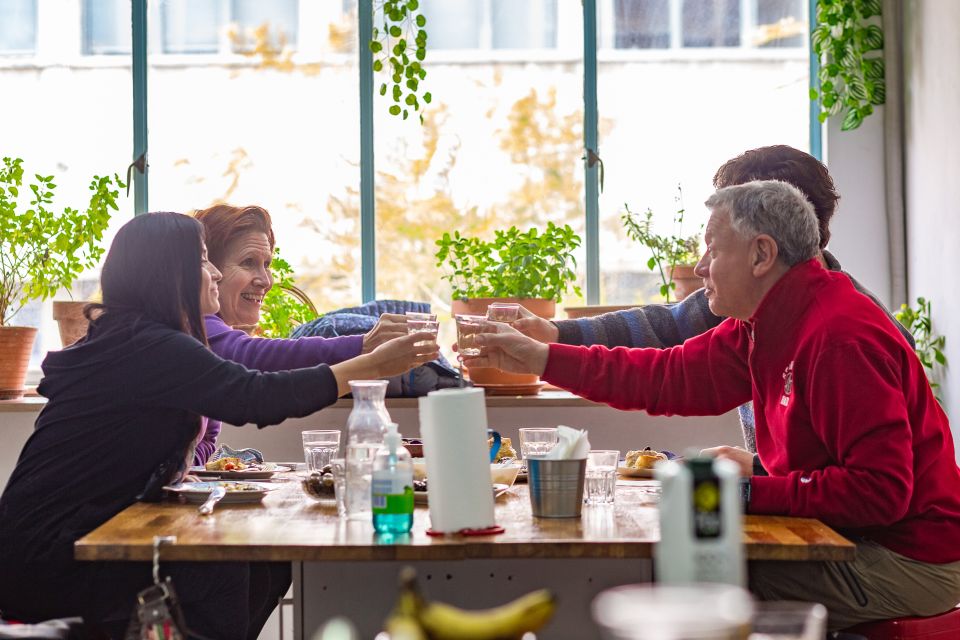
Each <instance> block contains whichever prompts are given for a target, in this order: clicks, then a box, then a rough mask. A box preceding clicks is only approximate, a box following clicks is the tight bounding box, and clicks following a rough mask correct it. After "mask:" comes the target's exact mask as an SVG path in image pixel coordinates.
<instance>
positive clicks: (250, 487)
mask: <svg viewBox="0 0 960 640" xmlns="http://www.w3.org/2000/svg"><path fill="white" fill-rule="evenodd" d="M220 484H221V485H222V486H223V488H224V489H226V490H227V491H228V492H232V491H263V486H262V485H259V484H252V483H250V482H222V483H220Z"/></svg>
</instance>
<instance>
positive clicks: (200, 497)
mask: <svg viewBox="0 0 960 640" xmlns="http://www.w3.org/2000/svg"><path fill="white" fill-rule="evenodd" d="M218 485H224V486H225V487H226V488H227V495H225V496H223V499H222V500H221V501H220V504H242V503H247V502H260V501H261V500H263V498H264V497H265V496H266V495H267V494H268V493H269V492H271V491H273V490H274V489H276V487H274V486H271V485H266V484H256V483H253V482H223V481H214V482H184V483H182V484H178V485H176V486H169V487H164V489H166V490H167V491H169V492H170V493H173V494H176V495H178V496H180V497H182V498H184V499H185V500H186V501H187V502H191V503H196V504H201V503H203V502H206V500H207V498H208V497H209V496H210V492H211V491H213V489H214V487H216V486H218Z"/></svg>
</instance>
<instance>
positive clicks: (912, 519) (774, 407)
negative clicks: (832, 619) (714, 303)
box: [543, 260, 960, 563]
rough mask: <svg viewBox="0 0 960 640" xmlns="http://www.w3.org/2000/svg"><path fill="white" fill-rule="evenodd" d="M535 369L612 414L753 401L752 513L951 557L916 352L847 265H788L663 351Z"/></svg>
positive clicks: (947, 492) (954, 531) (957, 533)
mask: <svg viewBox="0 0 960 640" xmlns="http://www.w3.org/2000/svg"><path fill="white" fill-rule="evenodd" d="M543 378H544V379H545V380H547V381H548V382H550V383H552V384H555V385H557V386H559V387H562V388H564V389H568V390H570V391H572V392H574V393H577V394H578V395H581V396H584V397H586V398H589V399H590V400H595V401H599V402H606V403H608V404H610V405H612V406H614V407H617V408H619V409H645V410H646V411H647V412H648V413H651V414H665V415H670V414H679V415H717V414H720V413H724V412H726V411H728V410H730V409H733V408H734V407H736V406H738V405H740V404H742V403H744V402H746V401H747V400H751V399H752V400H753V404H754V412H755V415H756V425H757V452H758V454H759V455H760V461H761V462H762V463H763V466H764V468H766V469H767V471H768V472H769V473H770V476H769V477H754V478H753V479H752V480H751V489H752V491H751V503H750V511H751V513H766V514H777V515H790V516H801V517H810V518H819V519H820V520H822V521H824V522H826V523H827V524H828V525H830V526H832V527H835V528H838V529H840V530H842V531H844V532H845V533H846V534H847V535H850V536H852V537H857V538H867V539H871V540H874V541H876V542H877V543H879V544H881V545H883V546H885V547H887V548H889V549H892V550H893V551H896V552H897V553H900V554H902V555H905V556H907V557H910V558H913V559H916V560H920V561H923V562H932V563H945V562H954V561H957V560H960V469H958V468H957V464H956V460H955V457H954V447H953V437H952V436H951V433H950V427H949V424H948V422H947V417H946V415H944V413H943V411H942V410H941V408H940V405H939V404H938V403H937V401H936V399H935V398H934V397H933V393H932V391H931V390H930V385H929V384H928V382H927V378H926V375H925V374H924V370H923V366H922V365H921V363H920V361H919V359H918V358H917V356H916V354H915V353H914V352H913V350H912V349H911V348H910V346H909V344H908V343H907V342H906V340H905V339H904V338H903V336H902V335H900V333H899V332H898V331H897V330H896V328H895V327H894V326H893V324H892V323H891V322H890V320H889V319H888V318H887V317H886V315H884V313H883V311H882V310H881V309H880V308H879V307H877V305H876V304H875V303H874V302H873V301H871V300H870V299H869V298H867V297H866V296H864V295H862V294H860V293H858V292H857V291H856V290H855V289H854V288H853V286H852V285H851V284H850V279H849V278H848V277H846V276H845V275H843V274H834V273H830V272H828V271H826V270H824V269H823V268H822V267H820V265H819V264H817V262H816V261H813V260H811V261H809V262H805V263H803V264H800V265H797V266H796V267H794V268H793V269H791V270H790V271H789V272H787V273H786V274H785V275H784V276H783V277H782V278H781V279H780V280H779V281H778V282H777V283H776V284H775V285H774V286H773V288H772V289H771V290H770V291H769V292H768V293H767V295H766V296H765V297H764V299H763V300H762V301H761V303H760V305H759V306H758V308H757V310H756V312H755V314H754V316H753V317H752V318H751V319H750V321H749V322H743V321H740V320H733V319H728V320H725V321H724V322H723V323H721V324H720V325H719V326H717V327H715V328H713V329H711V330H710V331H708V332H706V333H704V334H702V335H700V336H697V337H696V338H692V339H690V340H688V341H687V342H685V343H684V344H683V345H681V346H678V347H673V348H671V349H626V348H623V347H619V348H616V349H607V348H606V347H601V346H593V347H575V346H569V345H560V344H552V345H550V358H549V361H548V362H547V368H546V371H545V372H544V375H543Z"/></svg>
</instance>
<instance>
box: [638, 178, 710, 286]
mask: <svg viewBox="0 0 960 640" xmlns="http://www.w3.org/2000/svg"><path fill="white" fill-rule="evenodd" d="M677 191H678V195H677V202H678V203H679V206H678V208H677V212H676V213H675V214H674V216H673V227H674V230H675V233H673V234H671V235H659V234H656V233H654V232H653V228H652V227H653V211H652V210H650V209H647V210H646V212H645V213H644V214H643V217H642V218H641V217H640V216H638V215H636V214H634V213H633V212H632V211H630V207H629V206H627V205H626V204H624V207H625V208H626V212H625V213H624V214H623V215H622V216H621V217H620V219H621V221H622V222H623V226H624V227H625V228H626V230H627V236H628V237H629V238H630V239H631V240H636V241H637V242H639V243H640V244H642V245H643V246H645V247H647V248H648V249H650V252H651V254H652V255H651V256H650V259H649V260H647V267H648V268H649V269H650V270H651V271H657V272H658V273H659V274H660V282H661V283H662V284H661V285H660V295H662V296H663V297H664V299H665V300H666V301H667V302H671V294H673V296H674V299H675V300H683V299H684V298H686V297H687V296H688V295H690V294H691V293H693V292H694V291H696V290H697V289H699V288H700V287H702V286H703V280H702V279H701V278H698V277H697V276H696V275H694V273H693V269H694V267H695V266H696V265H697V261H698V260H699V259H700V234H699V232H698V233H696V234H694V235H692V236H684V235H683V216H684V213H685V211H684V208H683V204H682V193H680V190H679V188H678V189H677ZM702 229H703V227H701V230H702Z"/></svg>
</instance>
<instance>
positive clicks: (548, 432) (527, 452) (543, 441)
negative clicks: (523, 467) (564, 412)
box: [520, 427, 560, 461]
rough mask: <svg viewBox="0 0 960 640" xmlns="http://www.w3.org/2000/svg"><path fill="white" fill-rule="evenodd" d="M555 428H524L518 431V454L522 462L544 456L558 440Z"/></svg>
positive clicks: (558, 436) (557, 432)
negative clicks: (521, 457)
mask: <svg viewBox="0 0 960 640" xmlns="http://www.w3.org/2000/svg"><path fill="white" fill-rule="evenodd" d="M559 434H560V432H559V431H558V430H557V428H556V427H524V428H522V429H520V454H521V455H522V456H523V459H524V461H526V460H527V459H528V458H538V457H540V456H544V455H546V454H547V453H549V451H550V450H551V449H553V447H554V446H556V444H557V441H559V439H560V435H559Z"/></svg>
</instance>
